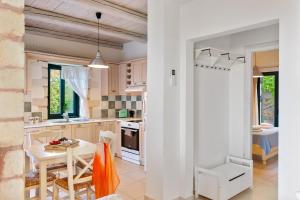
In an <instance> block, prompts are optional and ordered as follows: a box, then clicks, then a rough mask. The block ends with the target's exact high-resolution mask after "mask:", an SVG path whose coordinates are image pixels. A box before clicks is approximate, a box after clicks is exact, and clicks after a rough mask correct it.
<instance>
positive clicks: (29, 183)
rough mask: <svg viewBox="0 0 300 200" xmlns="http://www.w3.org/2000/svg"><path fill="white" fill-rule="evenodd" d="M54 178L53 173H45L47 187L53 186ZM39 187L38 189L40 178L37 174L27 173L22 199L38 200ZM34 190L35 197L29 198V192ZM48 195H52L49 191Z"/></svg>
mask: <svg viewBox="0 0 300 200" xmlns="http://www.w3.org/2000/svg"><path fill="white" fill-rule="evenodd" d="M55 179H56V176H55V174H54V173H51V172H48V173H47V186H49V187H51V186H53V184H54V181H55ZM39 187H40V177H39V173H29V174H26V175H25V190H24V193H25V194H24V197H25V198H24V199H25V200H38V199H40V198H39V193H38V191H39ZM32 189H34V190H35V195H34V197H31V196H30V191H31V190H32ZM48 192H49V194H50V195H53V193H51V192H50V191H48Z"/></svg>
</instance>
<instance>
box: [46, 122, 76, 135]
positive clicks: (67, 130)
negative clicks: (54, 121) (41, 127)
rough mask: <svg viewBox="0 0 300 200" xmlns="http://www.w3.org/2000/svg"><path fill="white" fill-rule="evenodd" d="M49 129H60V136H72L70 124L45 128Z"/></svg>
mask: <svg viewBox="0 0 300 200" xmlns="http://www.w3.org/2000/svg"><path fill="white" fill-rule="evenodd" d="M47 130H50V131H61V132H62V137H66V138H71V137H72V129H71V126H70V125H62V126H51V127H49V128H47Z"/></svg>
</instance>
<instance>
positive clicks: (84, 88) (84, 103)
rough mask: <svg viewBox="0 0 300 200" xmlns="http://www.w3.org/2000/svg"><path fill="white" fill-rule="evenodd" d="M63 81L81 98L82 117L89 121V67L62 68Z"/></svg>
mask: <svg viewBox="0 0 300 200" xmlns="http://www.w3.org/2000/svg"><path fill="white" fill-rule="evenodd" d="M61 72H62V79H64V80H65V81H66V82H68V83H69V84H70V86H71V87H72V89H73V90H74V92H76V94H77V95H78V96H79V97H80V117H83V118H86V119H89V118H90V112H89V105H88V84H89V69H88V68H87V67H74V66H62V70H61Z"/></svg>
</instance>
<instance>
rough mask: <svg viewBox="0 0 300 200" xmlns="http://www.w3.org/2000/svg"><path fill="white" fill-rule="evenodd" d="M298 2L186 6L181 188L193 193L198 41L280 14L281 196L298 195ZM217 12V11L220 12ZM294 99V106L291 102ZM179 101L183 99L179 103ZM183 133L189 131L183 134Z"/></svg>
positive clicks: (285, 199) (212, 1)
mask: <svg viewBox="0 0 300 200" xmlns="http://www.w3.org/2000/svg"><path fill="white" fill-rule="evenodd" d="M299 4H300V2H299V1H298V0H276V1H274V0H252V1H250V0H248V1H240V0H226V1H225V0H223V1H220V0H202V1H198V0H191V1H189V2H187V3H185V4H184V5H182V7H181V13H180V37H181V38H180V49H181V51H180V63H181V66H180V67H181V83H182V85H181V86H180V88H181V96H180V101H181V104H180V107H181V109H180V110H181V113H180V114H181V116H183V117H184V118H183V117H182V118H181V119H184V120H181V128H180V130H181V133H180V134H181V138H186V139H185V140H181V148H182V149H184V153H185V154H184V155H185V156H182V160H181V163H185V164H184V165H183V164H182V168H183V169H184V170H182V177H184V178H182V180H184V181H183V182H182V187H181V188H182V192H181V193H183V194H184V196H190V195H191V194H192V187H191V185H192V181H193V172H192V170H191V168H192V166H191V165H193V162H191V161H192V159H193V149H192V148H189V146H190V145H192V143H193V142H192V139H191V138H193V135H192V134H193V126H191V122H190V121H191V120H193V112H191V110H192V105H193V104H192V103H193V101H192V100H190V99H193V93H192V92H190V90H191V88H193V85H192V83H193V82H192V81H191V80H190V79H191V77H192V76H193V75H192V73H193V65H192V61H191V60H192V56H190V55H192V54H193V50H192V49H193V45H192V43H193V41H195V40H198V39H200V38H201V39H204V38H208V37H211V36H212V35H214V36H219V35H223V34H225V33H232V32H236V31H237V30H238V31H242V30H245V29H249V28H253V27H257V25H260V26H261V24H262V23H266V22H270V21H274V20H278V19H279V22H280V26H279V45H280V66H284V67H282V68H280V94H279V96H280V97H279V98H280V101H279V102H280V105H279V106H280V129H279V130H280V135H279V149H280V151H279V158H280V159H279V199H282V200H290V199H295V192H296V191H297V190H300V181H299V180H300V171H299V169H300V145H299V142H300V135H299V134H298V133H299V126H298V125H297V124H298V122H299V120H300V115H299V113H300V106H299V103H298V102H299V101H300V95H299V93H298V92H296V91H299V90H300V84H299V82H300V80H299V77H300V69H299V67H298V66H299V64H300V60H299V59H298V58H299V52H300V51H299V42H300V38H299V37H300V34H299V33H300V30H299V25H300V24H299V19H300V18H299V13H300V12H299V11H300V10H299ZM216 13H217V14H216ZM291 105H293V106H291ZM178 106H179V105H178ZM183 136H184V137H183Z"/></svg>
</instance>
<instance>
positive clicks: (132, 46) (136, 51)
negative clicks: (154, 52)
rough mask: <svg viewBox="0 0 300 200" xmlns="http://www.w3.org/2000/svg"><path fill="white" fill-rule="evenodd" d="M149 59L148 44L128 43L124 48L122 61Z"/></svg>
mask: <svg viewBox="0 0 300 200" xmlns="http://www.w3.org/2000/svg"><path fill="white" fill-rule="evenodd" d="M146 57H147V43H142V42H136V41H133V42H128V43H125V44H124V46H123V51H122V60H123V61H127V60H133V59H138V58H146Z"/></svg>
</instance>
